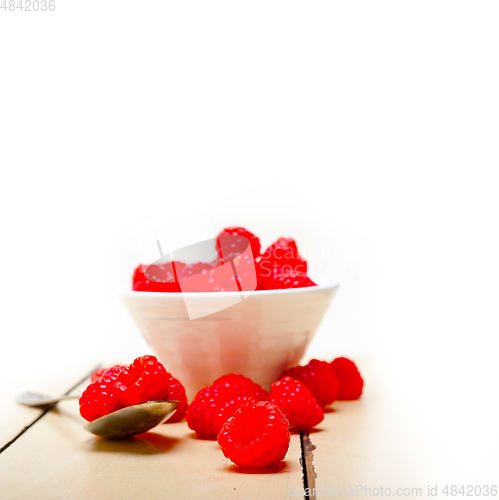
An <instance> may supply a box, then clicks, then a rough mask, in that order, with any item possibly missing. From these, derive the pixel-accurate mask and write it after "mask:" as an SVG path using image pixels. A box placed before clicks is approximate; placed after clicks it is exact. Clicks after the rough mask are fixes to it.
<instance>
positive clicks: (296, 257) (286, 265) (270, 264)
mask: <svg viewBox="0 0 499 500" xmlns="http://www.w3.org/2000/svg"><path fill="white" fill-rule="evenodd" d="M258 265H259V268H260V272H259V274H261V275H262V277H264V278H265V277H269V276H271V275H272V274H274V273H275V272H274V271H275V269H282V270H283V271H284V273H285V274H290V273H291V272H293V273H295V274H296V275H299V274H306V273H307V261H306V260H305V259H303V258H302V257H301V256H300V254H299V253H298V247H297V246H296V241H295V240H294V239H293V238H279V239H278V240H277V241H275V242H274V243H272V245H270V246H269V247H268V248H267V250H265V253H264V254H263V255H262V257H261V259H259V262H258Z"/></svg>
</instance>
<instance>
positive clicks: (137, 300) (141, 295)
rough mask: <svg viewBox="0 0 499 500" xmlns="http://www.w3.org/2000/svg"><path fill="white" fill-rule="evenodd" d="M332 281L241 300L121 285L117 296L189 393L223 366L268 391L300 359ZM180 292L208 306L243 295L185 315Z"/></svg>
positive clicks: (330, 293) (333, 286)
mask: <svg viewBox="0 0 499 500" xmlns="http://www.w3.org/2000/svg"><path fill="white" fill-rule="evenodd" d="M337 288H338V285H336V284H327V285H321V286H315V287H308V288H296V289H290V290H262V291H255V292H251V293H250V294H249V296H248V297H247V298H245V299H244V300H240V294H239V292H221V293H209V292H204V293H189V294H181V293H157V292H134V291H126V292H122V293H121V294H120V296H121V299H122V300H123V302H124V304H125V306H126V307H127V309H128V311H129V313H130V315H131V316H132V318H133V320H134V321H135V323H136V324H137V326H138V328H139V330H140V332H141V333H142V335H144V337H145V339H146V341H147V342H148V344H149V345H150V347H151V349H152V350H153V352H154V353H155V354H156V356H157V357H158V359H159V360H160V361H161V362H162V363H163V364H164V365H165V367H166V369H167V370H168V371H169V372H170V373H172V374H173V375H174V376H175V377H177V378H178V379H179V380H180V381H181V382H182V383H183V384H184V386H185V388H186V391H187V396H188V397H189V399H192V398H193V397H194V395H195V394H196V392H197V391H198V390H199V389H201V388H202V387H205V386H207V385H210V384H211V383H213V381H214V380H215V379H217V378H218V377H220V376H222V375H225V374H227V373H241V374H243V375H245V376H247V377H249V378H251V379H252V380H254V381H255V382H257V383H259V384H260V385H261V386H262V387H263V388H264V389H266V390H269V389H270V385H271V384H272V382H273V381H275V380H276V378H277V377H278V376H279V375H280V374H281V373H282V371H283V370H285V369H286V368H289V367H291V366H293V365H296V364H298V363H299V361H300V359H301V358H302V356H303V354H304V353H305V349H306V348H307V346H308V344H309V343H310V341H311V340H312V337H313V336H314V334H315V332H316V330H317V328H318V326H319V324H320V322H321V320H322V317H323V316H324V313H325V312H326V309H327V308H328V306H329V303H330V302H331V299H332V298H333V296H334V294H335V292H336V290H337ZM183 295H186V296H188V300H195V301H196V303H197V304H198V307H200V306H201V307H203V306H204V307H206V312H208V311H210V308H211V310H213V303H214V301H215V302H217V301H220V300H228V301H229V302H230V301H233V300H234V299H235V300H240V301H239V302H237V303H236V304H234V305H232V306H230V307H227V308H226V309H222V310H220V311H218V312H214V313H212V314H208V315H205V316H202V317H198V318H196V319H189V314H188V310H187V307H186V303H185V301H184V297H183ZM215 309H217V306H216V305H215ZM191 316H192V315H191Z"/></svg>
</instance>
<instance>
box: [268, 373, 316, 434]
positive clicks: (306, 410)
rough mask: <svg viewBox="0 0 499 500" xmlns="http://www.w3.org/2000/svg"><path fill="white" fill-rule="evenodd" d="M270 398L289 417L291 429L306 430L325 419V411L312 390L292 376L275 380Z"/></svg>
mask: <svg viewBox="0 0 499 500" xmlns="http://www.w3.org/2000/svg"><path fill="white" fill-rule="evenodd" d="M268 399H269V401H270V402H271V403H274V404H275V405H276V406H278V407H279V409H280V410H281V411H282V413H283V414H284V416H285V417H286V418H287V419H288V421H289V426H290V430H291V431H306V430H308V429H311V428H312V427H315V426H316V425H317V424H320V423H321V422H322V421H323V420H324V411H323V410H322V407H321V406H320V405H319V403H317V400H316V399H315V398H314V396H312V393H311V392H310V390H309V389H308V388H307V386H306V385H304V384H302V383H301V382H299V381H298V380H295V379H294V378H292V377H289V376H287V377H283V378H281V379H280V380H278V381H277V382H274V383H273V384H272V389H271V390H270V394H269V398H268Z"/></svg>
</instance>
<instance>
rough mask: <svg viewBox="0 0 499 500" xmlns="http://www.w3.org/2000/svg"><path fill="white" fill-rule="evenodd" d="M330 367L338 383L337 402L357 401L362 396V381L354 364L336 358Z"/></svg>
mask: <svg viewBox="0 0 499 500" xmlns="http://www.w3.org/2000/svg"><path fill="white" fill-rule="evenodd" d="M331 366H332V368H333V370H334V371H335V373H336V376H337V377H338V380H339V381H340V390H339V393H338V398H337V399H338V400H340V401H347V400H353V399H359V398H360V396H361V395H362V389H363V387H364V380H363V379H362V376H361V375H360V372H359V370H358V368H357V366H356V365H355V363H354V362H353V361H352V360H350V359H348V358H344V357H340V358H336V359H335V360H333V361H332V362H331Z"/></svg>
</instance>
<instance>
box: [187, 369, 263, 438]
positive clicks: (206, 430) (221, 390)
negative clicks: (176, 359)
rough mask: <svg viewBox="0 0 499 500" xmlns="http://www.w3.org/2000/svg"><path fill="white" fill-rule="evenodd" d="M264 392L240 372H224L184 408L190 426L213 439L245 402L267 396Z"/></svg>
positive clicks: (199, 434)
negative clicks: (225, 373) (239, 373)
mask: <svg viewBox="0 0 499 500" xmlns="http://www.w3.org/2000/svg"><path fill="white" fill-rule="evenodd" d="M267 396H268V394H267V392H266V391H265V390H263V389H262V388H261V387H260V386H259V385H258V384H256V383H255V382H253V381H252V380H251V379H249V378H247V377H244V376H243V375H237V374H234V373H231V374H229V375H224V376H223V377H220V378H218V379H217V380H215V382H213V384H212V385H210V386H208V387H205V388H204V389H201V390H200V391H198V393H197V394H196V396H195V397H194V399H193V400H192V403H191V404H190V405H189V407H188V409H187V414H186V416H185V419H186V420H187V424H188V426H189V428H190V429H192V430H193V431H195V432H196V434H197V435H198V436H199V437H201V438H205V439H216V438H217V435H218V433H219V432H220V429H221V428H222V426H223V424H224V423H225V422H226V421H227V419H228V418H229V417H232V415H234V413H235V412H236V410H238V409H239V408H240V407H241V405H242V404H243V403H245V402H246V401H252V402H255V403H256V402H258V401H263V400H265V399H267Z"/></svg>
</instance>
